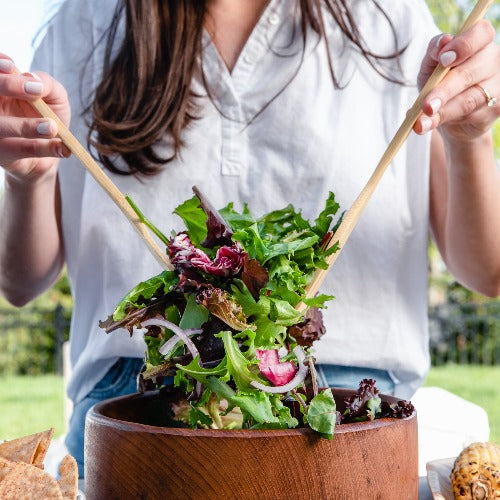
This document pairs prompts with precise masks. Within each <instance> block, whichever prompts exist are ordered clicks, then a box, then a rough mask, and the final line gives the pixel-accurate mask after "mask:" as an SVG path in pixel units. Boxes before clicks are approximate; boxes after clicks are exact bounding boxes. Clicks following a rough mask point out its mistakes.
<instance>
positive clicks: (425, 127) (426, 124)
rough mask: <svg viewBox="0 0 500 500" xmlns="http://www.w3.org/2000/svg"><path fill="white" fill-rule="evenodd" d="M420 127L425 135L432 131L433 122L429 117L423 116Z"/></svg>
mask: <svg viewBox="0 0 500 500" xmlns="http://www.w3.org/2000/svg"><path fill="white" fill-rule="evenodd" d="M420 125H421V126H422V134H425V133H426V132H429V130H430V129H431V127H432V120H431V119H430V118H429V117H428V116H422V117H421V118H420Z"/></svg>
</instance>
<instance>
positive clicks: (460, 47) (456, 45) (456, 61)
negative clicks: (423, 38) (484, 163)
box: [414, 20, 500, 142]
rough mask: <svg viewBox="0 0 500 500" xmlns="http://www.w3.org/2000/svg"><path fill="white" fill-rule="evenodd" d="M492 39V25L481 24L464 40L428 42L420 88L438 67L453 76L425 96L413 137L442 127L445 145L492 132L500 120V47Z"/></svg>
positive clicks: (445, 38) (442, 37) (441, 38)
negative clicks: (496, 122) (441, 67)
mask: <svg viewBox="0 0 500 500" xmlns="http://www.w3.org/2000/svg"><path fill="white" fill-rule="evenodd" d="M494 38H495V30H494V28H493V26H492V25H491V23H490V22H488V21H485V20H482V21H479V22H478V23H476V24H475V25H474V26H473V27H472V28H470V29H469V30H467V31H466V32H464V33H463V34H461V35H457V36H455V37H453V36H452V35H448V34H445V35H440V36H437V37H435V38H433V39H432V40H431V41H430V43H429V46H428V48H427V53H426V55H425V57H424V60H423V61H422V65H421V68H420V73H419V76H418V86H419V89H421V88H422V87H423V86H424V84H425V82H426V81H427V79H428V78H429V76H430V75H431V73H432V71H433V70H434V68H435V67H436V66H437V64H438V63H441V64H442V65H443V66H445V67H450V71H449V72H448V74H447V75H446V76H445V78H444V79H443V81H442V82H441V83H440V84H439V85H438V86H437V87H436V88H434V89H433V90H432V91H431V92H429V94H428V95H427V96H426V97H425V99H424V101H423V103H422V111H423V114H422V115H421V116H420V118H419V119H418V120H417V122H416V123H415V126H414V130H415V132H417V133H420V134H422V133H425V132H428V131H429V130H432V129H435V128H437V127H439V128H440V131H441V132H442V133H443V135H444V138H445V140H448V141H452V142H456V141H461V142H463V141H473V140H474V139H476V138H478V137H480V136H482V135H484V134H485V133H487V132H488V131H489V130H490V129H491V126H492V124H493V123H494V121H495V120H496V119H497V118H498V117H499V116H500V47H499V46H498V45H496V44H495V43H494ZM495 98H496V99H495ZM497 99H498V101H497Z"/></svg>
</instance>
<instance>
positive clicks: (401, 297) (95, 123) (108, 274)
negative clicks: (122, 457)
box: [0, 0, 500, 467]
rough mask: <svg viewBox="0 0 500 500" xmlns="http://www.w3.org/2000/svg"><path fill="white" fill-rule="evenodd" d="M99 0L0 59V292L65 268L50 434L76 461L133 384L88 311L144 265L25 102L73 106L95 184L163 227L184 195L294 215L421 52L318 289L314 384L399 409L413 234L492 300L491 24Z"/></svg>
mask: <svg viewBox="0 0 500 500" xmlns="http://www.w3.org/2000/svg"><path fill="white" fill-rule="evenodd" d="M113 4H114V3H113V2H105V3H103V2H98V1H97V0H95V1H91V2H78V1H76V0H68V1H67V2H66V4H65V5H64V6H63V7H62V9H61V11H60V13H59V14H58V15H57V16H56V18H55V19H54V20H53V21H52V22H51V23H50V25H49V27H48V33H47V35H46V37H45V39H44V41H43V42H42V44H41V45H40V47H39V48H38V51H37V54H36V55H35V59H34V63H33V67H34V69H42V70H44V71H46V72H47V73H45V72H37V73H32V74H24V75H22V76H17V75H15V74H13V63H12V61H10V59H9V58H8V56H6V55H4V56H1V58H0V71H1V73H0V96H1V98H0V99H1V101H0V102H1V116H0V137H1V139H0V164H2V165H3V166H4V167H5V169H6V189H5V194H4V198H3V206H2V216H1V218H0V234H2V239H1V242H0V262H1V273H0V285H1V288H2V291H3V294H4V295H5V296H6V297H7V298H8V299H9V300H10V301H11V302H12V303H14V304H16V305H19V306H20V305H23V304H24V303H26V302H27V301H29V300H30V299H32V298H33V297H34V296H36V295H37V294H38V293H40V292H41V291H42V290H44V289H45V288H47V287H48V286H49V285H50V284H51V283H53V281H54V280H55V279H56V278H57V276H58V274H59V272H60V270H61V267H62V265H63V264H64V262H66V264H67V266H68V274H69V277H70V281H71V286H72V292H73V294H74V298H75V308H74V313H73V320H72V333H71V362H72V365H73V376H72V379H71V381H70V384H69V387H68V392H69V395H70V397H71V398H72V399H73V401H74V402H75V409H74V413H73V417H72V421H71V426H70V432H69V435H68V438H67V444H68V448H69V451H70V452H71V453H72V454H73V455H75V457H76V458H77V460H78V461H79V465H80V467H81V466H82V462H83V445H82V443H83V424H84V418H85V413H86V411H87V409H88V408H89V407H90V405H92V404H93V403H94V402H96V401H98V400H99V399H104V398H107V397H111V396H113V395H119V394H124V393H126V392H127V391H128V392H132V391H133V390H134V376H135V374H136V373H137V370H138V368H139V366H140V363H141V361H140V357H141V356H142V354H143V350H144V348H143V345H142V340H141V339H140V338H139V336H133V337H132V338H131V339H130V338H129V337H128V334H127V333H126V332H122V333H121V334H113V335H110V336H107V335H105V334H104V333H103V332H102V331H100V329H99V328H98V326H97V325H98V321H99V320H100V319H104V318H105V317H106V316H107V314H109V312H110V311H112V310H113V308H114V305H115V304H116V303H117V301H118V300H119V299H120V298H121V297H122V296H123V295H124V294H125V293H126V292H127V291H128V290H129V289H130V288H131V287H132V286H134V285H135V284H136V283H137V282H138V281H140V280H143V279H145V278H148V277H150V276H152V275H154V274H156V273H157V272H158V267H157V263H156V262H155V260H154V259H153V257H152V256H151V255H149V254H148V252H147V251H146V249H145V247H144V245H143V243H142V242H141V241H140V240H139V239H138V238H137V237H136V235H134V233H133V232H132V231H131V230H130V227H129V224H128V222H127V221H126V220H125V219H124V217H123V215H122V214H121V213H119V211H118V210H117V209H116V207H115V206H114V205H113V203H112V202H111V201H110V200H109V199H108V198H107V196H106V195H105V194H104V193H103V192H102V190H101V188H100V187H98V186H97V185H96V184H95V182H94V181H93V180H92V179H91V178H90V177H89V176H88V175H87V174H86V173H85V171H84V170H83V168H82V167H81V166H80V165H79V164H78V161H77V160H76V159H74V158H69V159H67V160H64V161H62V162H61V161H60V158H67V157H68V156H69V152H68V151H67V150H66V148H65V147H64V146H63V145H62V144H61V142H60V141H59V140H58V139H57V138H56V134H57V128H56V125H55V123H53V122H51V121H50V120H45V119H41V118H38V117H37V116H36V114H35V113H34V112H32V111H31V109H30V107H29V105H28V104H27V101H29V100H31V99H35V98H38V97H43V98H44V99H45V100H46V102H47V103H48V104H49V105H50V106H51V107H52V108H53V109H54V111H55V112H56V113H57V114H58V115H59V116H60V117H61V118H62V119H63V121H64V122H65V123H66V124H69V118H70V109H71V111H72V116H73V118H72V124H71V128H72V130H73V132H74V134H75V135H76V136H77V138H79V139H80V141H83V142H84V141H85V140H86V139H87V137H89V139H90V143H91V144H93V147H94V148H95V151H96V152H97V154H98V155H99V157H100V160H101V161H102V163H103V165H104V166H105V167H106V168H107V169H108V171H109V173H110V175H111V176H112V178H113V181H114V182H115V183H116V184H117V185H118V187H119V188H120V189H121V190H122V191H123V192H125V193H127V194H130V195H131V196H132V198H133V199H134V200H135V201H136V203H137V204H138V205H139V206H140V207H141V208H142V209H143V211H144V212H146V213H147V214H148V217H149V218H150V219H152V220H153V221H154V222H155V223H156V224H157V225H158V226H159V227H161V228H177V227H178V221H176V220H175V218H174V217H173V216H172V215H171V211H172V209H173V208H174V207H175V206H177V205H178V204H179V203H180V202H182V201H183V200H184V199H186V198H187V197H189V196H190V187H191V186H192V185H193V184H196V185H198V186H199V187H200V189H201V190H202V191H203V192H205V193H207V195H208V196H209V198H210V200H211V201H212V202H213V203H214V204H215V205H217V206H223V205H225V204H227V203H228V202H229V201H235V202H236V203H237V204H241V203H243V202H245V201H247V202H249V204H250V205H251V207H253V210H254V211H255V212H261V213H262V212H265V211H268V210H271V209H276V208H281V207H282V206H284V205H286V204H287V203H289V202H292V203H293V204H294V205H295V206H296V207H301V208H303V212H304V215H305V216H306V217H308V218H313V217H314V216H315V215H316V214H317V213H318V212H319V207H320V206H321V205H322V203H323V202H324V199H325V198H326V193H327V191H328V190H333V191H334V192H335V193H336V195H337V199H338V201H339V202H340V204H341V207H342V208H343V209H347V208H348V207H349V206H350V204H351V203H352V201H353V200H354V199H355V197H356V196H357V194H358V193H359V191H360V190H361V188H362V187H363V185H364V183H365V182H366V180H367V178H368V177H369V175H370V174H371V172H372V170H373V168H374V166H375V164H376V162H377V161H378V159H379V157H380V155H381V153H382V152H383V150H384V149H385V147H386V146H387V143H388V141H389V140H390V138H391V137H392V135H393V134H394V132H395V130H396V128H397V126H398V125H399V124H400V123H401V121H402V120H403V118H404V114H405V112H406V110H407V109H408V108H409V107H410V106H411V104H412V103H413V101H414V99H415V97H416V94H417V92H418V89H417V88H416V85H415V82H417V81H418V86H420V87H421V86H422V85H423V83H424V82H425V81H426V80H427V78H428V76H429V74H430V73H431V72H432V70H433V69H434V67H435V66H436V65H437V63H438V61H439V62H441V63H442V64H443V65H445V66H449V67H450V68H451V71H450V73H449V74H448V76H447V78H446V79H445V80H444V81H443V82H442V83H441V84H440V85H439V86H438V87H437V88H436V89H435V90H433V91H432V92H431V93H430V94H429V95H428V96H427V97H426V98H425V100H424V102H423V105H422V109H423V112H424V114H423V115H422V116H421V117H420V118H419V120H418V121H417V123H416V124H415V131H416V132H417V134H419V135H416V134H412V135H411V136H410V138H409V139H408V140H407V142H406V143H405V145H404V147H403V148H402V150H401V151H400V153H399V154H398V156H397V157H396V159H395V160H394V162H393V164H392V166H391V168H390V169H389V170H388V171H387V172H386V174H385V177H384V179H383V180H382V182H381V183H380V185H379V186H378V187H377V191H376V193H375V195H374V196H373V199H372V200H371V201H370V204H369V206H368V207H367V209H366V211H365V213H364V214H363V217H362V219H361V221H360V222H359V224H358V227H357V228H356V230H355V232H354V233H353V235H352V237H351V239H350V241H349V243H348V244H347V246H346V249H345V250H344V252H343V253H342V255H341V256H340V257H339V259H338V261H337V262H336V264H335V267H334V269H333V270H332V271H331V272H330V273H329V276H328V279H327V281H326V282H325V284H324V289H325V290H328V291H329V292H334V293H335V294H336V295H337V297H338V298H337V299H336V300H335V301H334V303H333V304H332V305H331V306H330V307H329V309H328V310H327V311H326V313H325V322H326V326H327V330H328V333H327V335H326V336H325V337H324V339H322V340H321V342H320V343H319V344H318V346H317V358H318V361H319V362H320V363H321V369H320V375H321V377H323V380H322V382H323V383H330V384H335V385H343V384H347V385H353V384H357V381H359V380H360V379H361V378H362V377H363V376H372V377H373V378H376V379H377V385H378V386H379V387H380V388H381V389H382V390H383V392H392V393H395V394H397V395H400V396H402V397H410V396H411V394H412V393H413V392H414V391H415V390H416V388H417V387H418V386H419V385H420V384H421V382H422V380H423V378H424V377H425V374H426V372H427V369H428V366H429V357H428V352H427V342H428V336H427V323H426V314H427V302H426V288H427V281H426V271H427V257H426V249H427V234H428V229H429V227H430V228H431V230H432V233H433V235H434V238H435V240H436V242H437V244H438V247H439V249H440V251H441V253H442V255H443V258H444V260H445V262H446V263H447V265H448V266H449V268H450V270H451V271H452V272H453V273H454V274H455V276H456V277H457V279H459V280H460V281H461V282H462V283H464V284H465V285H467V286H469V287H471V288H473V289H475V290H477V291H479V292H481V293H484V294H486V295H490V296H495V295H498V294H499V291H500V258H499V256H500V220H499V217H498V213H500V196H499V195H500V177H499V172H498V170H497V168H496V165H495V160H494V155H493V147H492V134H491V126H492V124H493V122H494V121H495V119H496V118H497V117H498V115H499V112H500V111H499V109H500V106H499V105H498V104H496V103H495V102H494V99H493V98H492V97H491V96H498V95H500V74H499V71H498V68H499V66H500V65H499V64H498V61H499V58H500V51H499V48H498V47H497V46H496V45H495V44H494V42H493V38H494V31H493V29H492V27H491V25H490V24H489V23H487V22H484V21H482V22H480V23H478V24H477V25H476V26H474V27H473V28H471V29H470V30H469V31H468V32H466V33H464V34H463V35H461V36H458V37H452V36H451V35H443V36H439V35H438V36H434V37H433V35H435V34H436V29H435V27H434V26H433V23H432V19H431V16H430V14H429V13H428V11H427V9H426V7H425V3H424V1H423V0H384V1H381V2H378V3H377V2H375V1H372V0H363V1H359V2H352V3H345V2H343V1H341V0H332V1H328V2H327V1H323V2H319V1H315V0H310V1H306V0H302V1H297V2H289V1H283V0H282V1H279V0H271V1H269V2H268V1H263V0H251V1H249V0H237V1H235V0H207V1H205V2H202V1H194V0H191V1H188V0H184V1H177V2H162V1H161V0H155V1H154V0H149V1H146V0H144V1H143V2H136V1H133V0H128V1H125V0H124V1H123V2H118V3H117V5H118V10H115V6H114V5H113ZM120 7H124V10H120ZM106 40H107V42H106ZM429 40H430V41H429ZM49 74H50V75H53V76H49ZM54 77H55V79H54ZM88 122H90V128H89V126H88ZM420 136H421V137H420ZM60 163H61V165H60V168H59V164H60ZM130 174H132V175H130ZM353 380H354V381H356V382H353Z"/></svg>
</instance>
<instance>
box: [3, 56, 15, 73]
mask: <svg viewBox="0 0 500 500" xmlns="http://www.w3.org/2000/svg"><path fill="white" fill-rule="evenodd" d="M13 69H14V63H13V62H12V61H10V60H9V59H0V71H2V72H4V73H10V72H11V71H12V70H13Z"/></svg>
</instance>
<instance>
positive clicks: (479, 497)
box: [450, 443, 500, 500]
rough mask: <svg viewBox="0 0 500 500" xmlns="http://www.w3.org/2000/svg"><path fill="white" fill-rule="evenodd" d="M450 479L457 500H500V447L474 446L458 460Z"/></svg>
mask: <svg viewBox="0 0 500 500" xmlns="http://www.w3.org/2000/svg"><path fill="white" fill-rule="evenodd" d="M450 479H451V484H452V486H453V494H454V495H455V499H456V500H499V499H500V446H499V445H497V444H495V443H472V444H471V445H470V446H468V447H467V448H465V449H464V450H463V451H462V453H460V455H459V456H458V457H457V459H456V460H455V465H454V466H453V471H452V472H451V474H450Z"/></svg>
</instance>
